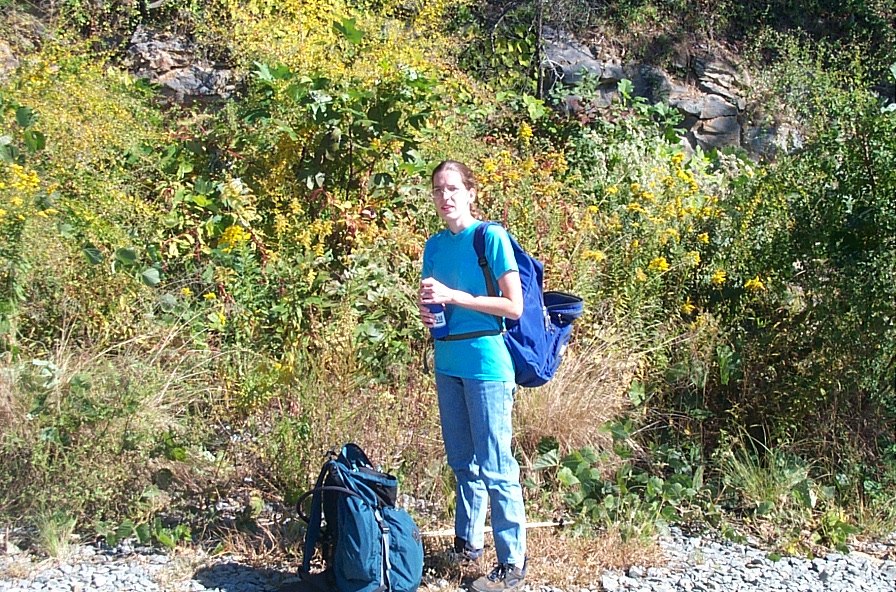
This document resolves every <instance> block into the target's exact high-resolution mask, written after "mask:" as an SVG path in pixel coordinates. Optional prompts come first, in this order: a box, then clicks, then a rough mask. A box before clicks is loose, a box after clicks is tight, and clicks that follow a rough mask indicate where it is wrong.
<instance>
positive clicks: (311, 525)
mask: <svg viewBox="0 0 896 592" xmlns="http://www.w3.org/2000/svg"><path fill="white" fill-rule="evenodd" d="M329 470H330V463H329V462H327V463H324V467H323V468H322V469H321V470H320V475H319V476H318V477H317V483H315V484H314V489H312V490H311V492H309V493H311V516H310V517H309V519H308V529H307V530H306V531H305V555H304V557H303V558H302V569H304V570H305V573H309V572H310V571H311V556H312V555H314V547H315V545H317V539H318V538H319V537H320V525H321V520H322V519H323V497H322V494H323V487H322V486H323V484H324V477H326V476H327V472H328V471H329ZM306 497H307V495H303V496H302V497H301V499H299V501H298V502H297V503H296V507H297V508H298V511H299V514H300V515H301V513H302V510H301V505H302V502H303V501H304V500H305V498H306Z"/></svg>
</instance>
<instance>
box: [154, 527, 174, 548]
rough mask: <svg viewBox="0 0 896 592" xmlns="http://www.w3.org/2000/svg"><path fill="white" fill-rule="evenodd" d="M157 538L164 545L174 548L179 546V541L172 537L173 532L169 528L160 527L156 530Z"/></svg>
mask: <svg viewBox="0 0 896 592" xmlns="http://www.w3.org/2000/svg"><path fill="white" fill-rule="evenodd" d="M155 535H156V540H157V541H159V543H161V544H162V545H165V546H166V547H168V548H169V549H173V548H175V547H176V546H177V543H176V542H175V541H174V539H173V538H172V537H171V533H170V532H168V529H167V528H162V529H159V530H157V531H156V532H155Z"/></svg>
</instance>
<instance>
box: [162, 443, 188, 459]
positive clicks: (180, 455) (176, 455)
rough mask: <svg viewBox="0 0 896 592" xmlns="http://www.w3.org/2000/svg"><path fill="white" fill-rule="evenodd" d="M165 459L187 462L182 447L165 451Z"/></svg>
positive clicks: (185, 453)
mask: <svg viewBox="0 0 896 592" xmlns="http://www.w3.org/2000/svg"><path fill="white" fill-rule="evenodd" d="M165 458H167V459H168V460H176V461H178V462H185V461H186V460H187V450H186V449H185V448H184V447H183V446H173V447H171V448H169V449H168V450H166V451H165Z"/></svg>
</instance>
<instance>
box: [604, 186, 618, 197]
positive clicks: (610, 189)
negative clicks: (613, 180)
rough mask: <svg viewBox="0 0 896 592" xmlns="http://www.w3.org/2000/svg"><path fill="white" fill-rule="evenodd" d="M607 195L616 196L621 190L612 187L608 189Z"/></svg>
mask: <svg viewBox="0 0 896 592" xmlns="http://www.w3.org/2000/svg"><path fill="white" fill-rule="evenodd" d="M607 193H608V194H610V195H616V194H617V193H619V188H618V187H616V186H615V185H611V186H609V187H607Z"/></svg>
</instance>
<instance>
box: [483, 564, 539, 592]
mask: <svg viewBox="0 0 896 592" xmlns="http://www.w3.org/2000/svg"><path fill="white" fill-rule="evenodd" d="M525 578H526V564H525V563H524V564H523V567H517V566H516V565H511V564H509V563H499V564H498V566H497V567H496V568H495V569H493V570H492V573H490V574H488V575H487V576H482V577H481V578H479V579H478V580H476V581H475V582H473V585H472V589H473V590H474V591H475V592H502V591H503V592H507V591H509V590H517V589H518V588H520V587H521V586H522V585H523V580H524V579H525Z"/></svg>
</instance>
